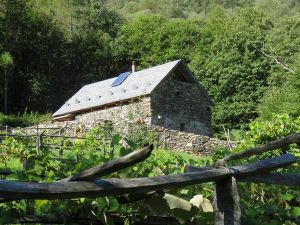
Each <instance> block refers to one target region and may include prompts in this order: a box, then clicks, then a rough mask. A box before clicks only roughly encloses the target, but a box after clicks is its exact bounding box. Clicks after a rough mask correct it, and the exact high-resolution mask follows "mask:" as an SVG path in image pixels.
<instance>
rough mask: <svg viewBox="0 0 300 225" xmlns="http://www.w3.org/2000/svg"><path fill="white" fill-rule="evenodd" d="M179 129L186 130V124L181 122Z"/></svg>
mask: <svg viewBox="0 0 300 225" xmlns="http://www.w3.org/2000/svg"><path fill="white" fill-rule="evenodd" d="M179 130H180V131H184V130H185V124H184V123H181V124H180V125H179Z"/></svg>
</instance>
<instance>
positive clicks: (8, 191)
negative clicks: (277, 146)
mask: <svg viewBox="0 0 300 225" xmlns="http://www.w3.org/2000/svg"><path fill="white" fill-rule="evenodd" d="M296 161H297V158H296V157H294V156H293V155H290V154H285V155H282V156H279V157H275V158H272V159H267V160H263V161H260V162H256V163H252V164H247V165H242V166H236V167H233V168H215V169H212V170H208V171H201V172H192V173H184V174H175V175H166V176H157V177H143V178H132V179H98V180H95V181H94V182H88V181H73V182H54V183H33V182H16V181H7V180H0V197H4V198H20V199H70V198H80V197H90V198H93V197H99V196H108V195H115V196H116V195H123V194H135V193H137V192H148V191H158V190H163V189H170V188H181V187H185V186H189V185H194V184H201V183H205V182H210V181H219V180H222V179H224V178H226V177H230V176H235V177H243V176H247V175H251V174H255V173H259V172H262V171H270V170H273V169H277V168H280V167H284V166H288V165H291V164H292V163H294V162H296Z"/></svg>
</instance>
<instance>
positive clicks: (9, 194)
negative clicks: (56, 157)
mask: <svg viewBox="0 0 300 225" xmlns="http://www.w3.org/2000/svg"><path fill="white" fill-rule="evenodd" d="M299 142H300V133H296V134H293V135H290V136H288V137H285V138H281V139H278V140H276V141H273V142H270V143H268V144H265V145H262V146H259V147H255V148H252V149H249V150H246V151H244V152H239V153H235V154H232V155H230V156H227V157H225V158H223V159H221V160H219V161H218V162H217V163H216V164H215V165H212V166H206V167H196V166H193V165H187V166H186V168H185V172H184V173H182V174H175V175H165V176H156V177H142V178H130V179H113V178H112V179H101V178H100V177H102V176H105V175H109V174H111V173H114V172H117V171H119V170H122V169H124V168H126V167H129V166H132V165H134V164H135V163H138V162H142V161H143V160H145V159H146V158H147V157H149V156H150V154H151V152H152V150H153V145H150V146H148V147H146V148H144V149H141V150H139V151H134V152H133V153H131V154H129V155H126V156H123V157H121V158H119V159H116V160H114V161H111V162H108V163H105V164H103V165H99V166H96V167H93V168H90V169H88V170H84V171H82V172H80V173H78V174H74V175H73V176H71V177H68V178H65V179H62V180H58V181H56V182H52V183H43V182H41V183H36V182H19V181H9V180H0V197H1V198H2V199H1V201H3V202H5V201H12V200H16V199H70V198H79V197H89V198H94V197H99V196H108V195H114V196H119V200H120V201H122V199H123V203H126V202H132V201H138V200H141V199H144V198H149V197H150V198H151V196H157V195H161V194H163V192H162V190H165V189H172V188H182V187H185V186H189V185H195V184H201V183H206V182H215V185H216V191H215V199H214V210H215V224H216V225H219V224H220V225H239V224H241V222H240V217H241V212H240V208H239V195H238V188H237V185H236V182H254V183H271V184H278V185H290V186H300V179H299V178H300V174H279V173H269V172H270V171H273V170H276V169H278V168H283V167H287V166H289V165H292V164H293V163H296V162H297V160H298V159H297V157H295V156H293V155H292V154H289V153H286V154H282V155H280V156H277V157H273V158H269V159H265V160H260V161H256V162H253V163H248V164H242V165H237V166H231V167H226V166H225V163H226V162H228V161H230V160H234V159H241V158H244V157H249V156H252V155H256V154H261V153H264V152H267V151H271V150H275V149H278V148H283V147H286V146H288V145H290V144H292V143H299ZM137 193H139V194H138V196H136V194H137ZM124 195H128V196H127V197H124ZM134 196H136V198H135V197H134Z"/></svg>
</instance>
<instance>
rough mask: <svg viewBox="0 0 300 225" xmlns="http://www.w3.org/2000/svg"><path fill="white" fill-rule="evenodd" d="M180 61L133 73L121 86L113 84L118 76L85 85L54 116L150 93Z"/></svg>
mask: <svg viewBox="0 0 300 225" xmlns="http://www.w3.org/2000/svg"><path fill="white" fill-rule="evenodd" d="M179 62H180V60H176V61H173V62H168V63H165V64H162V65H159V66H155V67H151V68H149V69H145V70H141V71H137V72H134V73H131V74H130V75H129V76H128V77H127V79H126V80H125V81H124V82H123V83H122V84H121V85H119V86H114V87H112V86H111V85H112V83H113V82H114V80H115V79H116V78H117V77H114V78H111V79H108V80H103V81H100V82H96V83H92V84H88V85H85V86H83V87H82V88H81V89H80V90H79V91H78V92H77V93H76V94H75V95H73V96H72V97H71V98H70V99H69V100H68V101H66V103H65V104H64V105H63V106H62V107H61V108H60V109H59V110H58V111H56V112H55V113H54V114H53V116H54V117H55V116H60V115H64V114H68V113H72V112H78V111H82V110H86V109H89V108H94V107H99V106H103V105H106V104H110V103H113V102H118V101H122V100H127V99H131V98H136V97H139V96H144V95H148V94H150V93H151V92H152V91H153V90H154V88H155V87H156V86H157V85H158V84H159V83H160V82H161V81H162V80H163V79H164V78H165V77H166V76H167V75H168V74H169V73H170V72H171V71H172V70H173V68H175V67H176V65H177V64H178V63H179Z"/></svg>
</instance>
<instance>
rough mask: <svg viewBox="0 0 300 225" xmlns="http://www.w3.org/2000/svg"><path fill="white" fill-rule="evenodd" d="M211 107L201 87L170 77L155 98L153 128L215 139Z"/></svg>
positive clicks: (162, 84) (153, 103)
mask: <svg viewBox="0 0 300 225" xmlns="http://www.w3.org/2000/svg"><path fill="white" fill-rule="evenodd" d="M210 105H211V103H210V102H209V100H208V98H207V96H206V95H205V93H203V91H202V90H201V89H200V88H199V86H198V85H197V84H195V83H188V82H183V81H180V80H175V79H174V78H173V76H170V77H168V78H167V79H165V80H164V81H163V82H162V83H161V84H159V86H158V87H157V88H156V89H155V90H154V92H153V93H152V94H151V110H152V124H153V125H156V126H161V127H165V128H166V129H168V130H178V131H185V132H187V133H193V134H196V135H204V136H211V135H212V128H211V111H210Z"/></svg>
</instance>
